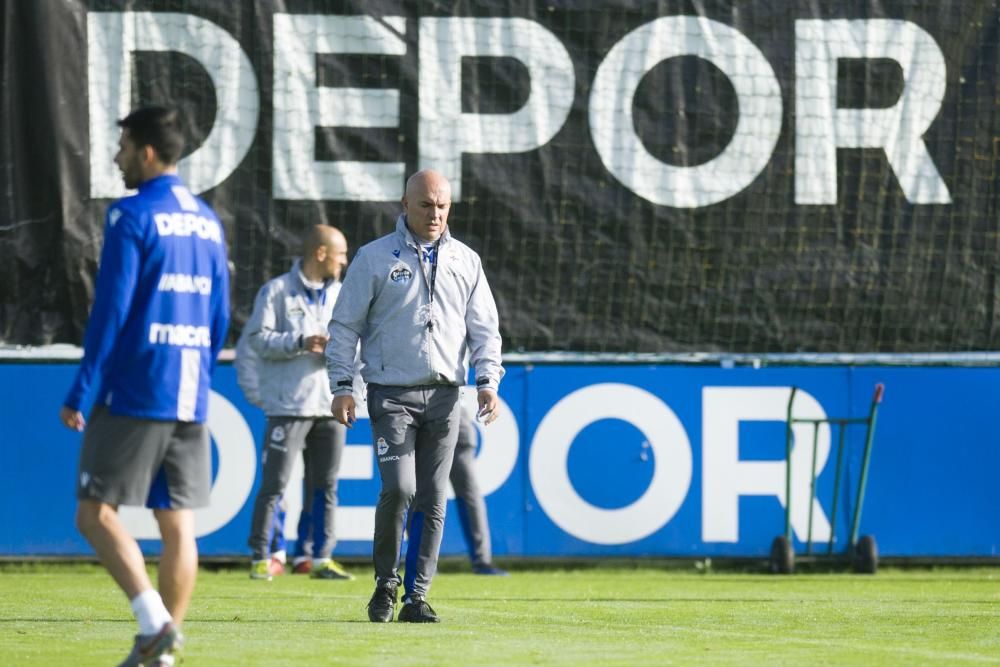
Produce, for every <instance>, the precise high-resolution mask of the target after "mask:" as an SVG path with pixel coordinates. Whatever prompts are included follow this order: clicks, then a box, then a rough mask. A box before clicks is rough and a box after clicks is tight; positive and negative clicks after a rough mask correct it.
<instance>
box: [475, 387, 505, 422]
mask: <svg viewBox="0 0 1000 667" xmlns="http://www.w3.org/2000/svg"><path fill="white" fill-rule="evenodd" d="M499 412H500V399H499V398H497V393H496V392H495V391H493V390H492V389H480V390H479V412H477V413H476V419H478V420H479V421H481V422H482V423H483V425H484V426H489V425H490V424H492V423H493V422H495V421H496V420H497V416H498V413H499Z"/></svg>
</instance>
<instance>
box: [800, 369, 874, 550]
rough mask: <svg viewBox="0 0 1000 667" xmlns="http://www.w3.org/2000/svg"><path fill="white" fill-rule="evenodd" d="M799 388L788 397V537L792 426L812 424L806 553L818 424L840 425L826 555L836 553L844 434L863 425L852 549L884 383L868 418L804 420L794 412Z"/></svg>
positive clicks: (809, 544)
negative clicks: (863, 438) (848, 428)
mask: <svg viewBox="0 0 1000 667" xmlns="http://www.w3.org/2000/svg"><path fill="white" fill-rule="evenodd" d="M797 392H798V387H792V393H791V395H790V396H789V398H788V412H787V417H786V422H785V538H786V539H787V540H788V543H789V544H794V542H793V541H792V446H793V443H794V441H795V433H794V431H793V429H792V426H793V425H794V424H812V427H813V438H812V466H811V470H812V476H811V478H810V481H809V522H808V527H807V529H806V554H807V555H812V549H813V539H812V526H813V505H814V502H813V501H814V500H815V499H816V451H817V449H818V446H819V427H820V425H821V424H835V425H837V426H838V427H839V429H838V430H839V433H838V438H837V463H836V470H835V473H834V481H833V508H832V510H831V512H830V541H829V543H828V544H827V547H826V553H827V555H831V554H833V539H834V537H835V534H836V529H837V501H838V500H839V499H840V495H839V494H840V484H841V479H842V476H843V475H842V473H843V467H844V434H845V432H846V431H847V426H849V425H851V424H864V425H866V426H867V432H866V433H865V450H864V455H863V458H862V462H861V475H860V477H859V479H858V493H857V496H856V499H855V503H854V516H853V517H852V518H851V535H850V541H849V543H848V549H849V550H853V549H854V547H855V545H856V544H857V543H858V529H859V528H860V526H861V508H862V505H863V504H864V502H865V487H866V486H867V485H868V465H869V463H870V462H871V455H872V443H873V442H874V439H875V421H876V417H877V415H878V408H879V405H880V404H881V403H882V396H883V394H884V393H885V386H884V385H883V384H882V383H881V382H880V383H878V384H876V385H875V392H874V393H873V394H872V402H871V407H870V408H869V411H868V416H867V417H854V418H851V417H827V418H825V419H802V418H797V417H794V416H793V415H792V408H793V406H794V404H795V394H796V393H797Z"/></svg>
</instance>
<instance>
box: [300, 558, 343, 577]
mask: <svg viewBox="0 0 1000 667" xmlns="http://www.w3.org/2000/svg"><path fill="white" fill-rule="evenodd" d="M309 576H310V577H312V578H313V579H345V580H348V581H350V580H351V579H354V575H353V574H351V573H350V572H348V571H347V570H345V569H344V566H343V565H341V564H340V563H338V562H337V561H335V560H333V559H332V558H331V559H330V560H328V561H324V562H322V563H320V564H318V565H317V566H316V567H315V568H313V570H312V574H310V575H309Z"/></svg>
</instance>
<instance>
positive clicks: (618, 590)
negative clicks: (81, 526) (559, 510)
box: [0, 563, 1000, 667]
mask: <svg viewBox="0 0 1000 667" xmlns="http://www.w3.org/2000/svg"><path fill="white" fill-rule="evenodd" d="M351 569H352V570H353V571H354V572H355V573H356V574H357V575H358V577H357V579H356V580H355V581H353V582H326V581H313V580H310V579H308V578H307V577H301V576H283V577H279V578H276V579H275V580H274V581H272V582H256V581H251V580H249V579H248V577H247V574H246V571H245V570H242V569H239V570H234V569H230V570H217V571H204V570H203V571H202V572H201V573H200V577H199V581H198V588H197V590H196V591H195V598H194V601H193V603H192V607H191V612H190V614H189V616H188V619H187V621H186V623H185V626H184V630H185V633H186V635H187V639H188V641H187V648H186V650H185V652H184V663H183V664H185V665H191V666H197V665H240V666H242V667H252V666H255V665H380V666H381V665H393V666H398V665H434V666H441V665H463V666H464V665H572V666H574V667H578V666H579V665H601V666H602V667H608V666H611V665H622V666H625V665H628V666H632V665H670V664H679V665H690V664H729V665H748V664H796V665H814V664H837V665H840V664H858V665H862V664H863V665H913V664H941V665H956V664H1000V568H936V569H883V570H882V571H880V572H879V574H877V575H876V576H874V577H871V576H859V575H852V574H839V573H826V574H799V575H795V576H792V577H774V576H770V575H767V574H747V573H740V572H732V571H730V572H714V571H710V572H698V571H696V570H695V569H694V568H691V569H686V568H683V567H679V566H677V565H676V564H673V565H669V566H668V565H663V566H658V565H657V564H655V563H654V564H645V565H643V564H638V565H637V564H635V563H625V564H618V565H616V564H614V563H610V564H609V563H605V564H601V565H600V566H597V567H582V568H576V569H555V568H551V567H545V568H539V569H534V570H531V569H519V570H516V571H514V572H513V574H512V576H510V577H507V578H494V577H476V576H473V575H470V574H465V573H462V569H461V568H460V567H457V566H450V567H448V568H446V569H445V570H444V571H443V572H442V573H441V574H439V575H438V577H437V578H436V579H435V581H434V588H433V591H432V595H431V597H430V601H431V603H432V604H433V605H434V607H435V609H436V610H437V612H438V614H439V615H440V616H441V617H442V619H443V622H442V623H441V624H438V625H433V626H429V625H407V624H395V623H393V624H387V625H376V624H372V623H369V622H368V621H367V617H366V615H365V604H366V603H367V601H368V596H369V595H370V593H371V579H370V577H371V570H370V569H366V568H365V567H364V566H360V565H356V566H355V567H352V568H351ZM134 632H135V623H134V621H133V619H132V616H131V613H130V611H129V609H128V605H127V603H126V601H125V599H124V596H123V595H122V594H121V593H120V592H119V591H118V590H117V589H116V588H115V587H114V585H113V583H112V582H111V579H110V578H109V577H108V576H107V575H106V574H105V573H104V572H103V570H101V569H100V568H98V567H97V566H94V565H79V564H77V565H58V564H55V565H53V564H44V565H31V564H27V565H18V564H6V565H0V665H4V666H6V665H46V666H48V665H113V664H116V663H117V661H118V660H120V659H121V658H123V657H124V655H125V653H126V652H127V650H128V648H129V647H130V646H131V638H132V634H133V633H134Z"/></svg>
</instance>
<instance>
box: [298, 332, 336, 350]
mask: <svg viewBox="0 0 1000 667" xmlns="http://www.w3.org/2000/svg"><path fill="white" fill-rule="evenodd" d="M328 340H330V337H329V336H323V335H317V336H306V337H305V338H303V339H302V349H303V350H305V351H306V352H312V353H313V354H323V353H324V352H326V342H327V341H328Z"/></svg>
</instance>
